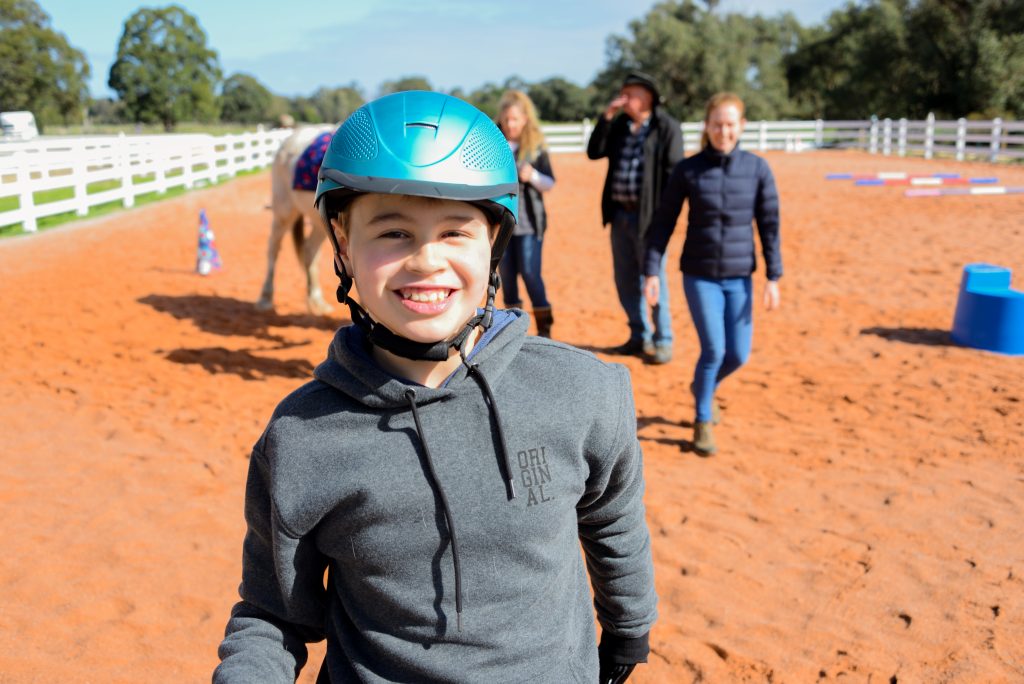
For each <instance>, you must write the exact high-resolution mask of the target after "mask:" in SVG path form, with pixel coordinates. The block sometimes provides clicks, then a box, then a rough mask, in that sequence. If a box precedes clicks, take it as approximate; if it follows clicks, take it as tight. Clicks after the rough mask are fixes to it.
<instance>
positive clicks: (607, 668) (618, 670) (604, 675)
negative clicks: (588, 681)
mask: <svg viewBox="0 0 1024 684" xmlns="http://www.w3.org/2000/svg"><path fill="white" fill-rule="evenodd" d="M634 667H636V663H632V664H630V665H618V664H616V663H606V662H604V661H602V662H601V676H600V677H599V678H598V680H597V681H598V682H599V683H600V684H622V683H623V682H624V681H626V680H627V679H629V675H631V674H632V673H633V668H634Z"/></svg>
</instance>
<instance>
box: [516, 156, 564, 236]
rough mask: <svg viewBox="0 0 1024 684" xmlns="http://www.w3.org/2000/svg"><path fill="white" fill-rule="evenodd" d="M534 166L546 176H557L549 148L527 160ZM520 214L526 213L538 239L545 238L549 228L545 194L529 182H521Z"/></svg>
mask: <svg viewBox="0 0 1024 684" xmlns="http://www.w3.org/2000/svg"><path fill="white" fill-rule="evenodd" d="M526 161H527V162H528V163H529V164H530V165H531V166H533V168H535V169H537V170H538V171H540V172H541V173H543V174H544V175H545V176H551V177H552V178H554V177H555V172H554V171H553V170H552V169H551V159H550V158H549V157H548V153H547V150H541V151H540V152H538V153H537V154H536V155H534V156H533V157H532V158H529V159H527V160H526ZM519 214H520V216H522V215H523V214H526V217H527V220H528V222H529V225H531V226H533V232H534V234H535V235H536V236H537V239H538V240H543V239H544V231H546V230H547V229H548V214H547V211H545V209H544V194H543V193H542V192H541V191H540V190H538V189H537V188H535V187H533V186H532V185H530V184H529V183H520V184H519Z"/></svg>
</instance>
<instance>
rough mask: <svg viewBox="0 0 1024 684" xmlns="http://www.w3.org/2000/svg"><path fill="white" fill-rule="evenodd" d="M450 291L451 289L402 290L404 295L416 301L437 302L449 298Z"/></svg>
mask: <svg viewBox="0 0 1024 684" xmlns="http://www.w3.org/2000/svg"><path fill="white" fill-rule="evenodd" d="M449 292H450V291H449V290H430V291H429V292H428V291H424V290H405V291H403V292H402V296H403V297H405V298H406V299H409V300H412V301H414V302H422V303H425V304H436V303H437V302H442V301H444V300H445V299H447V298H448V294H449Z"/></svg>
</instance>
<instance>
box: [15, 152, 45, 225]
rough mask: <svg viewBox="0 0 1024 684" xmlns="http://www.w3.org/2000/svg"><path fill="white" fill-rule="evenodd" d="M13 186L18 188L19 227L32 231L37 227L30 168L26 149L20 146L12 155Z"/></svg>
mask: <svg viewBox="0 0 1024 684" xmlns="http://www.w3.org/2000/svg"><path fill="white" fill-rule="evenodd" d="M11 156H12V157H13V161H14V186H15V187H16V188H17V190H18V208H19V209H21V216H22V218H21V229H22V230H24V231H25V232H26V233H34V232H36V230H37V229H38V228H39V224H38V223H36V203H35V198H34V197H33V194H32V169H31V168H29V165H28V161H29V159H28V149H26V148H24V147H22V148H21V149H19V150H18V151H16V152H15V153H14V154H13V155H11Z"/></svg>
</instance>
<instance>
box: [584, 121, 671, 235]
mask: <svg viewBox="0 0 1024 684" xmlns="http://www.w3.org/2000/svg"><path fill="white" fill-rule="evenodd" d="M629 122H630V119H629V117H628V116H626V115H625V114H619V115H618V116H617V117H615V118H614V119H612V120H611V121H608V120H606V119H605V118H604V117H603V116H599V117H598V119H597V125H596V126H595V127H594V131H593V133H591V134H590V142H588V143H587V156H588V157H590V158H591V159H603V158H605V157H607V158H608V175H607V176H605V179H604V190H603V192H602V193H601V222H602V223H604V224H605V225H608V224H609V223H611V222H612V219H613V218H614V217H615V202H614V201H613V200H612V176H613V175H614V173H615V168H616V167H617V166H618V164H619V156H620V155H621V153H622V144H623V142H624V141H625V139H626V137H627V136H628V135H629ZM650 126H651V128H650V131H649V132H648V133H647V139H646V140H644V178H643V185H642V189H641V193H640V207H639V213H640V216H639V224H638V225H639V226H640V235H641V236H643V234H644V231H645V230H646V229H647V226H648V225H649V224H650V222H651V217H652V216H653V215H654V210H655V209H657V207H658V201H659V199H660V198H661V193H662V190H663V189H664V187H665V183H666V182H667V181H668V176H669V174H670V173H671V172H672V167H673V166H675V165H676V163H677V162H678V161H679V160H680V159H682V158H683V134H682V130H681V129H680V127H679V122H678V121H676V120H675V119H673V118H672V117H671V116H669V115H668V114H666V113H665V112H663V111H662V110H661V109H660V108H658V107H656V108H655V109H654V112H653V113H652V114H651V123H650Z"/></svg>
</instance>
